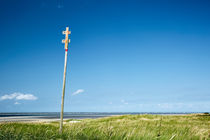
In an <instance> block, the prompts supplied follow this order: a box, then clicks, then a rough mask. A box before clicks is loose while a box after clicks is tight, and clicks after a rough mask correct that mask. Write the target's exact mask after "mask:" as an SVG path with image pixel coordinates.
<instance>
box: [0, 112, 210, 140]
mask: <svg viewBox="0 0 210 140" xmlns="http://www.w3.org/2000/svg"><path fill="white" fill-rule="evenodd" d="M71 121H77V122H76V123H71ZM58 129H59V123H58V122H53V123H50V124H49V123H46V124H45V123H3V124H0V139H3V140H8V139H10V140H13V139H21V140H22V139H43V140H45V139H71V140H77V139H79V140H109V139H111V140H112V139H113V140H123V139H124V140H126V139H128V140H152V139H154V140H155V139H158V140H170V139H171V140H172V139H173V140H200V139H201V140H207V139H210V116H209V115H183V116H160V115H123V116H113V117H106V118H99V119H84V120H80V121H79V122H78V120H75V119H73V120H67V121H66V123H65V124H64V130H63V134H59V132H58Z"/></svg>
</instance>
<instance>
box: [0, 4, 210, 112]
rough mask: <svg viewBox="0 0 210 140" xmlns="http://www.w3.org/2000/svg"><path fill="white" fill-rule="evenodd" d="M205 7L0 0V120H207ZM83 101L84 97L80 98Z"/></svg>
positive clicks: (209, 56) (209, 52)
mask: <svg viewBox="0 0 210 140" xmlns="http://www.w3.org/2000/svg"><path fill="white" fill-rule="evenodd" d="M209 7H210V2H209V1H208V0H206V1H204V0H188V1H186V0H185V1H183V0H160V1H157V0H154V1H150V0H149V1H147V0H140V1H134V0H127V1H112V0H100V1H96V0H90V1H86V0H75V1H67V0H18V1H17V0H1V1H0V96H1V97H0V112H34V111H38V112H42V111H45V112H51V111H53V112H56V111H60V103H61V93H62V80H63V79H62V78H63V65H64V45H63V44H62V43H61V40H62V39H64V35H62V31H63V30H65V27H66V26H69V27H70V30H71V31H72V34H71V36H70V38H71V43H70V48H69V53H68V63H67V65H68V66H67V82H66V96H65V107H64V108H65V111H66V112H70V111H73V112H77V111H85V112H89V111H92V112H101V111H102V112H118V111H124V112H132V111H135V112H150V111H162V112H165V111H167V112H170V111H176V112H182V111H187V112H191V111H198V112H200V111H201V112H202V111H210V8H209ZM76 93H78V94H76Z"/></svg>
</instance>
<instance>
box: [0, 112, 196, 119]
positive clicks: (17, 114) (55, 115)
mask: <svg viewBox="0 0 210 140" xmlns="http://www.w3.org/2000/svg"><path fill="white" fill-rule="evenodd" d="M191 113H198V112H64V118H72V119H84V118H100V117H106V116H113V115H126V114H130V115H132V114H133V115H135V114H156V115H176V114H177V115H184V114H191ZM1 117H4V118H5V117H8V118H9V117H35V118H36V117H37V118H46V119H58V118H59V117H60V113H59V112H12V113H0V118H1Z"/></svg>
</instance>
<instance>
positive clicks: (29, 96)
mask: <svg viewBox="0 0 210 140" xmlns="http://www.w3.org/2000/svg"><path fill="white" fill-rule="evenodd" d="M12 99H14V100H37V99H38V98H37V97H36V96H34V95H33V94H23V93H16V92H15V93H13V94H6V95H3V96H1V97H0V101H2V100H12Z"/></svg>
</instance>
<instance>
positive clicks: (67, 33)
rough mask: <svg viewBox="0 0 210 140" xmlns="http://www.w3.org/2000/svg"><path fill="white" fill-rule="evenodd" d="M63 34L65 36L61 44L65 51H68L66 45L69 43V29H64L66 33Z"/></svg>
mask: <svg viewBox="0 0 210 140" xmlns="http://www.w3.org/2000/svg"><path fill="white" fill-rule="evenodd" d="M63 34H64V35H65V39H63V40H62V43H65V50H66V51H68V44H69V43H70V39H69V34H71V31H69V27H66V31H63Z"/></svg>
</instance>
